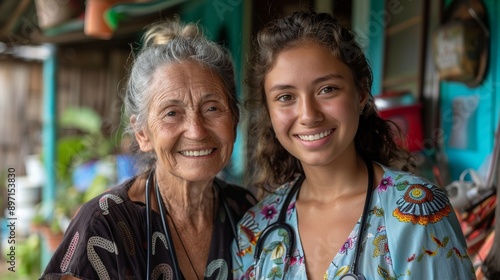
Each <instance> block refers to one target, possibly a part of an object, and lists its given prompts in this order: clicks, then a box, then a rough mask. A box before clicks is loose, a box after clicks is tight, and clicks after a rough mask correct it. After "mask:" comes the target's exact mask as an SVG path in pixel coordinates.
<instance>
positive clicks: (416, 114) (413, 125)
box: [379, 103, 424, 152]
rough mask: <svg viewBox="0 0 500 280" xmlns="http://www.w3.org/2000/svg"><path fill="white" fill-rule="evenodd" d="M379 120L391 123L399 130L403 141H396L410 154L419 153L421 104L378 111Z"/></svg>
mask: <svg viewBox="0 0 500 280" xmlns="http://www.w3.org/2000/svg"><path fill="white" fill-rule="evenodd" d="M379 115H380V117H381V118H383V119H386V120H391V121H393V122H394V123H395V124H396V125H397V126H398V127H399V129H400V130H401V133H402V135H403V137H404V139H396V141H397V142H398V143H399V144H400V145H403V146H405V147H407V148H408V149H409V150H410V151H411V152H415V151H421V150H422V149H423V148H424V145H423V134H424V133H423V128H422V104H420V103H415V104H413V105H405V106H397V107H392V108H387V109H383V110H380V111H379Z"/></svg>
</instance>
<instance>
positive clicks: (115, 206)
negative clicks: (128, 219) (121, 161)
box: [72, 179, 139, 229]
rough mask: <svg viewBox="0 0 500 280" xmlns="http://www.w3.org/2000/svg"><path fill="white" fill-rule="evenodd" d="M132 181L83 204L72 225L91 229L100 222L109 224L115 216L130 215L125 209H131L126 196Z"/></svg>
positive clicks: (130, 203)
mask: <svg viewBox="0 0 500 280" xmlns="http://www.w3.org/2000/svg"><path fill="white" fill-rule="evenodd" d="M133 181H134V179H131V180H128V181H126V182H124V183H122V184H120V185H118V186H115V187H113V188H110V189H108V190H107V191H105V192H103V193H101V194H100V195H98V196H96V197H94V198H92V199H90V200H89V201H87V202H85V203H84V204H83V205H82V206H81V207H80V209H78V211H77V212H76V213H75V215H74V217H73V220H74V221H72V223H73V224H75V223H76V221H77V223H78V224H79V225H80V226H84V227H87V228H88V229H91V228H92V227H93V226H94V225H95V224H96V223H99V222H100V221H101V222H103V221H108V222H109V221H113V220H114V219H115V218H116V217H117V216H126V215H130V210H125V208H127V209H128V208H131V207H133V206H132V202H131V201H130V199H129V197H128V195H127V191H128V189H129V188H130V187H131V185H132V183H133ZM136 207H137V208H139V206H136Z"/></svg>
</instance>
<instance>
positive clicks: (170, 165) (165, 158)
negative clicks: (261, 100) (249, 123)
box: [136, 61, 235, 182]
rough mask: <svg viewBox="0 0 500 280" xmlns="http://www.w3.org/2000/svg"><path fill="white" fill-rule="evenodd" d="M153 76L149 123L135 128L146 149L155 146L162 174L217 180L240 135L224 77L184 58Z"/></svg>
mask: <svg viewBox="0 0 500 280" xmlns="http://www.w3.org/2000/svg"><path fill="white" fill-rule="evenodd" d="M152 81H153V82H152V84H151V85H150V92H149V94H151V95H152V98H151V103H150V104H149V114H148V120H147V128H146V129H145V130H143V131H141V132H139V133H136V138H137V141H138V142H139V146H140V148H141V150H142V151H145V152H147V151H151V150H154V152H155V154H156V156H157V163H156V169H157V170H158V173H159V174H158V176H162V175H163V176H164V175H165V173H169V174H170V175H173V176H174V177H178V178H179V179H181V180H185V181H191V182H196V181H204V180H211V179H213V178H214V176H215V175H216V174H217V173H218V172H220V171H221V170H222V168H223V167H224V166H225V165H226V163H227V162H228V161H229V159H230V156H231V153H232V150H233V143H234V140H235V129H234V127H235V123H234V121H233V119H232V115H231V111H230V109H229V103H228V97H227V94H226V92H225V87H224V86H223V82H222V80H221V79H220V77H219V76H218V75H217V74H215V73H213V72H212V71H210V69H209V68H207V67H204V66H202V65H200V64H199V63H197V62H194V61H183V62H181V63H175V64H170V65H166V66H163V67H160V68H158V69H157V70H156V71H155V73H154V76H153V79H152Z"/></svg>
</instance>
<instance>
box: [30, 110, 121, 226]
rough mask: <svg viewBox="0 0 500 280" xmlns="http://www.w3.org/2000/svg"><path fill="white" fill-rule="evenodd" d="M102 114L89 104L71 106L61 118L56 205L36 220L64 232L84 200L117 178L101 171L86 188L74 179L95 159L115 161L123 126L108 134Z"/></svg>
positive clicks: (99, 191) (110, 173) (101, 190)
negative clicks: (79, 169) (66, 224)
mask: <svg viewBox="0 0 500 280" xmlns="http://www.w3.org/2000/svg"><path fill="white" fill-rule="evenodd" d="M102 123H103V122H102V118H101V116H100V115H99V114H98V113H97V112H96V111H95V110H93V109H91V108H88V107H69V108H67V109H65V110H64V111H63V112H62V113H61V115H60V118H59V127H60V134H61V135H63V136H61V137H59V139H58V141H57V166H56V176H57V190H56V205H55V209H53V213H52V214H51V215H50V216H51V217H50V219H49V218H44V217H43V216H42V215H40V216H39V217H37V218H36V219H35V220H34V223H35V222H36V223H38V224H41V223H44V224H46V225H49V226H50V228H51V230H52V231H54V232H61V231H62V229H63V228H64V226H63V225H62V224H64V222H65V221H68V220H69V219H70V218H71V217H72V216H73V215H74V213H75V212H76V210H77V209H78V207H80V205H81V204H83V203H84V202H86V201H88V200H89V199H90V198H92V197H94V196H96V195H97V194H99V193H101V192H103V191H104V190H105V189H106V188H107V187H108V185H109V184H110V183H111V182H113V181H114V178H112V177H113V174H112V172H108V173H104V174H102V173H98V174H96V176H95V177H94V178H93V180H92V182H91V183H90V184H89V186H88V187H87V188H86V189H85V190H82V189H78V188H76V187H75V185H74V182H73V179H74V178H73V175H74V173H75V170H76V169H77V168H79V167H81V166H83V165H85V164H88V163H92V162H95V161H99V162H110V163H109V164H110V165H112V161H113V157H112V156H111V155H113V154H115V152H116V148H117V147H119V142H120V141H121V130H117V131H116V132H115V133H114V134H112V135H106V134H105V133H104V132H103V130H102Z"/></svg>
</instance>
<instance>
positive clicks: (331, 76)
mask: <svg viewBox="0 0 500 280" xmlns="http://www.w3.org/2000/svg"><path fill="white" fill-rule="evenodd" d="M344 79H345V78H344V76H342V75H340V74H329V75H326V76H323V77H319V78H316V79H314V81H313V84H319V83H322V82H325V81H328V80H344ZM293 88H295V87H294V86H292V85H286V84H277V85H274V86H273V87H271V88H270V89H269V92H272V91H275V90H287V89H293Z"/></svg>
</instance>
